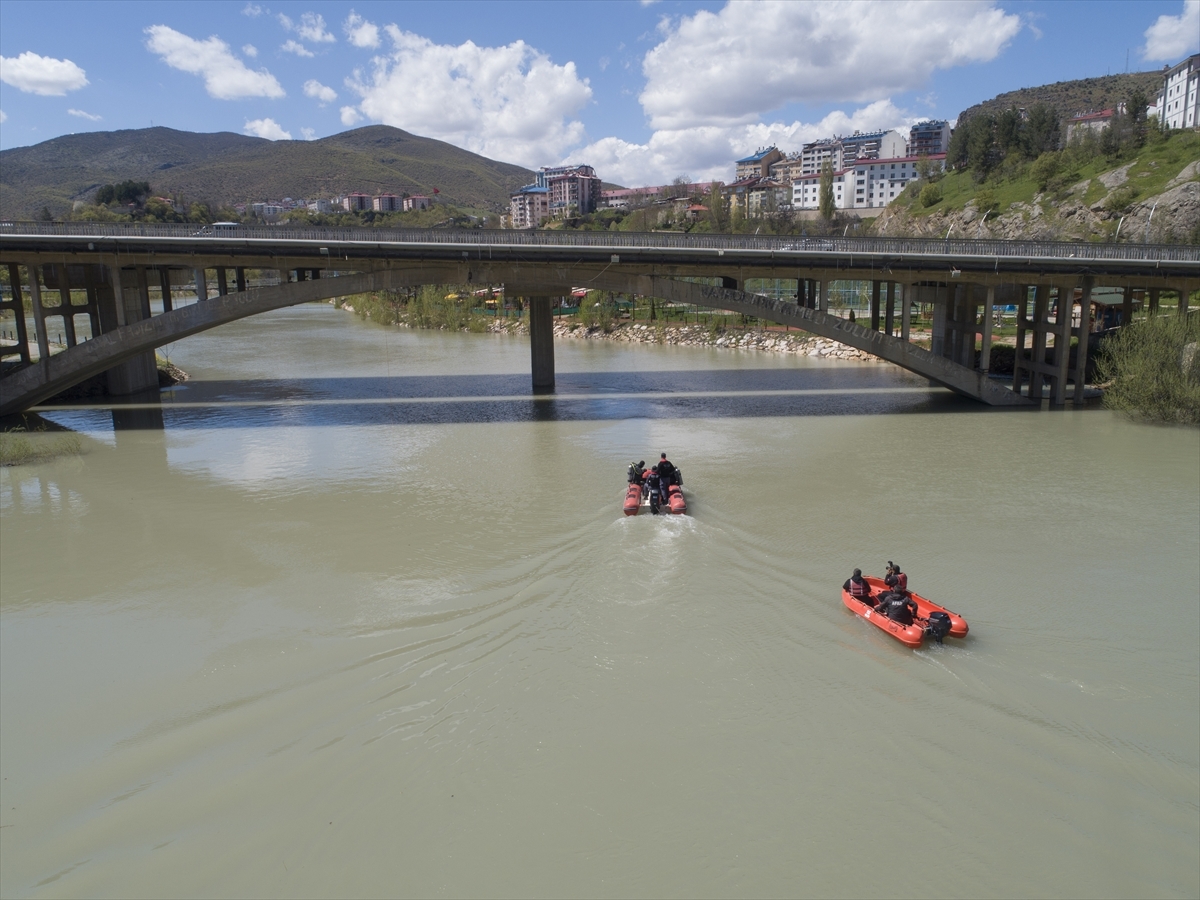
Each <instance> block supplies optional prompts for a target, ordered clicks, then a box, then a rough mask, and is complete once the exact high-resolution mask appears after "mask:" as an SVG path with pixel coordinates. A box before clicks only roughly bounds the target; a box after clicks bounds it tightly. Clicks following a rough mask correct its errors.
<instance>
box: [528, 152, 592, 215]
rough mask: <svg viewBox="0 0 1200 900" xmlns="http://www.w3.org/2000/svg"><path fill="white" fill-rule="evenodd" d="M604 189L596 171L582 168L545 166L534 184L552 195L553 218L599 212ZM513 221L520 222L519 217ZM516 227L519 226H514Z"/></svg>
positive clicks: (550, 201)
mask: <svg viewBox="0 0 1200 900" xmlns="http://www.w3.org/2000/svg"><path fill="white" fill-rule="evenodd" d="M600 186H601V181H600V178H599V176H597V175H596V170H595V169H593V168H592V167H591V166H582V165H581V166H543V167H542V168H540V169H538V173H537V181H535V182H534V183H533V184H532V185H530V187H538V188H544V189H545V190H547V191H548V192H549V204H550V215H552V216H555V217H560V216H571V215H579V216H583V215H587V214H588V213H593V212H595V211H596V210H597V209H599V208H600ZM521 190H522V191H524V190H526V188H522V189H521ZM518 193H519V192H518ZM513 196H516V195H515V194H514V195H513ZM513 220H514V222H515V221H516V217H515V216H514V217H513ZM513 227H514V228H516V227H518V226H517V225H515V224H514V225H513ZM525 227H532V226H525Z"/></svg>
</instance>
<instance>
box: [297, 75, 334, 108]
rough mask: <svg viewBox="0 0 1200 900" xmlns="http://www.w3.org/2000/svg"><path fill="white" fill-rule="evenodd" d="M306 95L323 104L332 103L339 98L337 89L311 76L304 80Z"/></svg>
mask: <svg viewBox="0 0 1200 900" xmlns="http://www.w3.org/2000/svg"><path fill="white" fill-rule="evenodd" d="M304 96H306V97H312V98H313V99H314V100H317V101H319V102H320V104H321V105H322V106H324V105H325V104H327V103H332V102H333V101H334V100H336V99H337V91H335V90H334V89H333V88H331V87H329V86H328V85H325V84H321V82H319V81H317V80H316V79H315V78H310V79H309V80H308V81H306V82H304Z"/></svg>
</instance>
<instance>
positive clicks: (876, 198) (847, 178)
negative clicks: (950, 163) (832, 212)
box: [792, 153, 946, 209]
mask: <svg viewBox="0 0 1200 900" xmlns="http://www.w3.org/2000/svg"><path fill="white" fill-rule="evenodd" d="M921 160H928V161H929V162H931V163H933V164H935V165H938V166H941V167H943V168H944V167H945V164H946V154H944V153H939V154H931V155H929V156H924V155H922V156H919V157H918V156H904V157H899V158H896V159H865V160H859V161H858V162H856V163H855V164H854V165H852V166H849V167H848V168H846V169H843V170H841V171H839V172H834V173H833V205H834V208H836V209H874V208H882V207H884V206H887V205H888V204H889V203H891V202H892V201H893V200H895V199H896V198H897V197H898V196H900V192H901V191H903V190H904V188H905V187H906V186H907V185H908V183H909V182H910V181H914V180H916V179H917V178H918V177H919V176H918V175H917V163H918V162H920V161H921ZM820 205H821V176H820V174H817V175H802V176H801V177H800V179H799V180H798V181H796V182H795V183H794V184H793V185H792V206H793V207H794V208H796V209H819V208H820Z"/></svg>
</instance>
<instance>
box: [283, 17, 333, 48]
mask: <svg viewBox="0 0 1200 900" xmlns="http://www.w3.org/2000/svg"><path fill="white" fill-rule="evenodd" d="M278 19H279V24H280V25H282V26H283V27H284V28H285V29H287V30H288V31H294V32H296V34H298V35H300V37H302V38H304V40H306V41H312V42H313V43H314V44H332V43H333V42H334V41H336V40H337V38H335V37H334V36H333V35H332V34H330V33H329V31H328V29H326V27H325V17H324V16H321V15H319V14H317V13H310V12H306V13H304V14H303V15H302V16H300V21H299V23H297V22H294V21H292V20H291V19H290V18H289V17H287V16H285V15H284V14H283V13H280V14H279V16H278Z"/></svg>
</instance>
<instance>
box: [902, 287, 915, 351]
mask: <svg viewBox="0 0 1200 900" xmlns="http://www.w3.org/2000/svg"><path fill="white" fill-rule="evenodd" d="M911 291H912V285H911V284H902V285H900V340H902V341H905V342H907V341H908V336H909V334H911V332H912V299H913V298H912V296H911V293H910V292H911Z"/></svg>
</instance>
